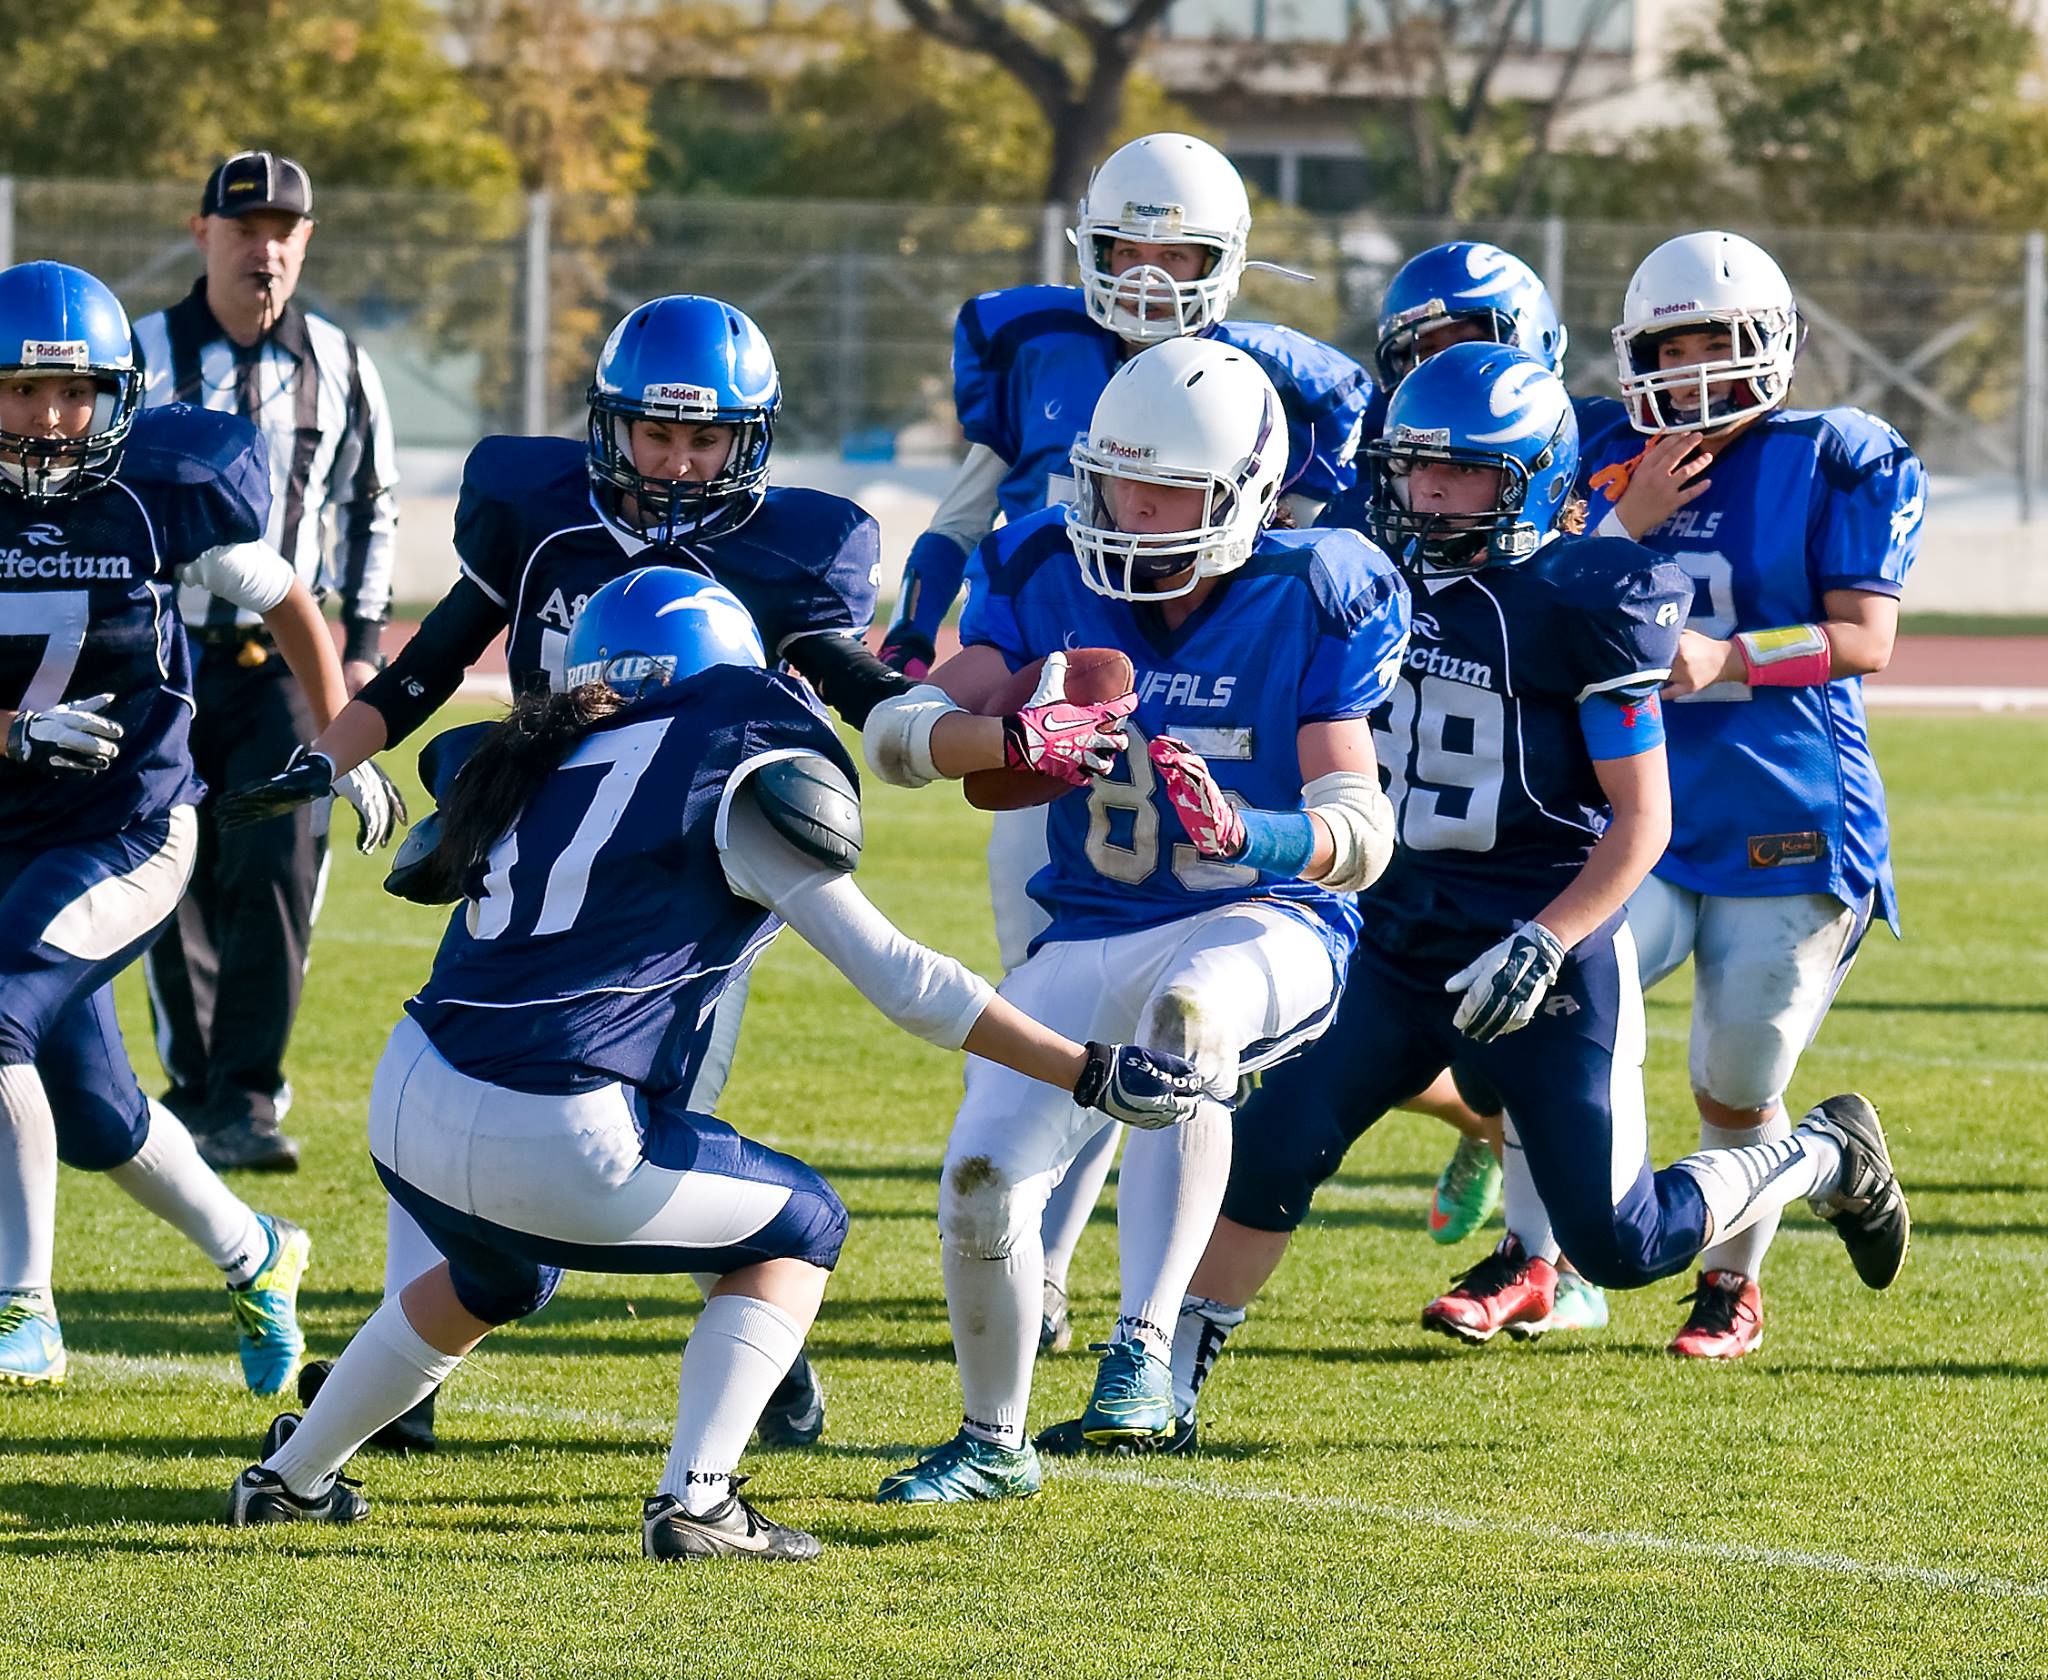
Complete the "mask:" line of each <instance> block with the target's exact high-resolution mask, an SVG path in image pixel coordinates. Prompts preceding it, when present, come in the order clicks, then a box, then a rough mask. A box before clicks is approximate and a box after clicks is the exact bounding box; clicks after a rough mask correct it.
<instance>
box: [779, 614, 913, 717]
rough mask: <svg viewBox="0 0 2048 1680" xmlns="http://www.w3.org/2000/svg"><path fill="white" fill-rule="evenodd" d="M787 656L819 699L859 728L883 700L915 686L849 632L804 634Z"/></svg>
mask: <svg viewBox="0 0 2048 1680" xmlns="http://www.w3.org/2000/svg"><path fill="white" fill-rule="evenodd" d="M786 657H787V658H788V660H789V662H790V664H791V665H793V666H795V667H796V669H797V671H798V673H799V674H800V675H801V676H802V677H803V678H804V680H805V681H806V682H808V683H809V684H810V685H811V687H813V688H815V689H816V690H817V691H818V695H819V698H821V699H822V700H823V701H824V702H825V704H826V705H828V706H830V707H831V708H832V709H833V710H834V711H835V712H837V713H838V714H839V715H840V716H841V717H843V718H844V719H846V721H847V722H848V723H850V724H852V725H853V727H854V728H856V729H858V728H860V727H861V726H862V725H863V724H865V723H866V722H867V721H868V713H870V712H871V711H873V710H874V709H875V708H876V707H877V706H878V705H880V704H881V703H882V702H883V701H884V700H887V699H889V698H890V697H891V696H892V695H897V694H907V693H909V691H910V690H911V689H912V688H913V687H915V686H916V685H915V684H913V683H912V682H911V680H910V679H909V678H908V677H906V676H904V675H903V674H902V673H901V672H899V671H892V670H890V669H889V667H888V666H886V665H884V664H883V663H882V662H881V661H880V660H879V659H877V658H876V657H875V656H874V655H873V654H872V653H870V652H869V651H868V649H867V644H866V643H864V642H863V641H861V639H860V638H859V636H857V635H855V634H853V633H852V632H850V631H849V632H843V633H832V632H820V633H819V634H817V635H812V636H801V637H799V638H797V639H796V640H795V641H793V642H791V643H790V644H789V650H788V653H787V655H786Z"/></svg>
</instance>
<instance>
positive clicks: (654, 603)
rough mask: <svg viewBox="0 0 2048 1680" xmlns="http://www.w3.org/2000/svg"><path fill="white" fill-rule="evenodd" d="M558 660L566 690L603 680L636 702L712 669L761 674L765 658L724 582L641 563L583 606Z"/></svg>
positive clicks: (748, 617)
mask: <svg viewBox="0 0 2048 1680" xmlns="http://www.w3.org/2000/svg"><path fill="white" fill-rule="evenodd" d="M562 663H563V680H564V682H565V684H566V686H567V687H569V688H581V687H582V686H583V685H584V684H585V683H587V682H604V683H609V684H610V685H611V686H612V687H613V688H615V689H617V690H618V691H619V692H620V693H621V694H623V695H624V696H625V697H626V698H627V699H628V700H638V699H641V698H644V697H645V696H646V695H649V694H652V693H654V692H655V691H657V690H658V689H661V688H662V687H664V686H666V685H667V684H669V683H672V682H680V681H682V680H683V678H685V677H692V676H695V675H696V674H697V673H698V672H699V671H702V670H706V669H708V668H709V667H711V666H713V665H751V666H754V667H755V668H756V669H765V668H766V666H767V664H768V653H767V650H766V649H765V648H763V647H762V646H761V632H760V631H759V630H757V629H756V628H755V627H754V620H753V618H752V616H751V615H750V614H749V613H748V611H747V609H746V608H745V607H743V606H741V605H740V601H739V597H738V596H737V595H735V594H733V593H732V591H731V590H729V589H727V588H726V587H725V586H724V585H723V584H717V583H713V582H712V581H711V580H710V579H709V578H708V577H705V576H704V575H703V574H702V573H701V572H686V571H684V570H683V569H682V568H681V567H679V566H642V567H641V568H640V569H639V570H638V571H637V572H628V573H627V574H626V575H625V576H624V577H618V578H613V579H612V581H611V582H610V583H608V584H606V585H605V586H604V587H603V588H602V589H600V590H598V591H597V593H596V594H594V595H592V596H591V597H590V599H589V600H587V601H585V602H584V603H583V610H582V611H581V612H579V613H578V614H577V615H576V622H575V624H574V625H572V626H571V627H570V630H569V645H568V647H567V648H566V649H565V650H564V652H563V660H562Z"/></svg>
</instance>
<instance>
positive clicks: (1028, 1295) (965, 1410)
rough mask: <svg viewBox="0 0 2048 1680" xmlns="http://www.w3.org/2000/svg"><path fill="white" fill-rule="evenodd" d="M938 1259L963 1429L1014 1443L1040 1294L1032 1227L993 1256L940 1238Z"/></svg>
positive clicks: (1026, 1392) (1027, 1388)
mask: <svg viewBox="0 0 2048 1680" xmlns="http://www.w3.org/2000/svg"><path fill="white" fill-rule="evenodd" d="M939 1259H940V1263H941V1265H942V1266H943V1267H944V1269H945V1275H946V1316H947V1318H948V1319H950V1320H951V1321H952V1325H953V1358H954V1360H955V1362H956V1363H957V1364H958V1365H959V1367H960V1404H961V1412H962V1417H963V1422H964V1425H965V1427H966V1430H967V1432H968V1434H970V1435H978V1436H980V1437H981V1438H982V1439H983V1440H984V1441H993V1442H995V1444H996V1445H997V1446H999V1447H1010V1448H1017V1447H1021V1446H1023V1444H1024V1415H1025V1411H1026V1409H1027V1408H1028V1407H1029V1406H1030V1404H1031V1364H1032V1361H1033V1360H1034V1359H1036V1358H1037V1357H1038V1310H1039V1307H1040V1306H1041V1305H1042V1304H1043V1300H1044V1295H1045V1255H1044V1252H1043V1251H1042V1250H1041V1249H1040V1248H1039V1246H1038V1233H1037V1227H1036V1225H1034V1226H1033V1227H1032V1229H1031V1231H1030V1233H1029V1234H1028V1235H1027V1236H1025V1237H1023V1238H1020V1239H1019V1240H1018V1242H1017V1246H1016V1247H1015V1248H1013V1249H1011V1250H1010V1252H1009V1253H1008V1254H1006V1255H1004V1256H1003V1257H1001V1258H1000V1259H994V1260H991V1259H987V1258H985V1257H983V1256H981V1255H978V1254H963V1253H961V1252H960V1251H959V1250H958V1249H956V1248H954V1247H953V1245H952V1244H951V1243H942V1244H941V1245H940V1249H939Z"/></svg>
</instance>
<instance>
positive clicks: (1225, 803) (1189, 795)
mask: <svg viewBox="0 0 2048 1680" xmlns="http://www.w3.org/2000/svg"><path fill="white" fill-rule="evenodd" d="M1152 762H1153V763H1154V764H1156V765H1157V766H1158V767H1159V774H1160V776H1161V778H1162V779H1163V780H1164V781H1165V783H1166V797H1167V798H1168V799H1170V800H1172V801H1173V808H1174V811H1175V812H1176V814H1178V816H1179V817H1180V825H1181V827H1182V828H1184V829H1186V830H1187V831H1188V838H1189V839H1190V840H1192V841H1193V842H1194V843H1195V850H1196V851H1198V852H1200V853H1201V854H1202V856H1203V857H1205V858H1215V859H1217V860H1218V861H1221V862H1227V861H1229V860H1230V859H1232V858H1235V857H1238V856H1240V855H1242V853H1243V851H1244V818H1242V817H1241V816H1239V815H1238V814H1237V807H1236V806H1235V805H1233V804H1231V803H1230V797H1229V795H1228V794H1226V793H1225V792H1224V791H1223V790H1222V789H1221V788H1220V787H1218V786H1217V785H1216V778H1215V777H1214V776H1212V775H1210V774H1209V766H1208V764H1207V762H1206V761H1205V760H1204V759H1203V758H1202V756H1201V754H1199V753H1196V752H1191V751H1190V750H1189V749H1188V745H1187V743H1186V742H1185V741H1176V740H1175V739H1174V738H1173V737H1172V736H1171V735H1161V736H1160V737H1159V738H1158V739H1157V740H1155V741H1154V742H1153V743H1152Z"/></svg>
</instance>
